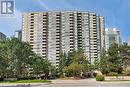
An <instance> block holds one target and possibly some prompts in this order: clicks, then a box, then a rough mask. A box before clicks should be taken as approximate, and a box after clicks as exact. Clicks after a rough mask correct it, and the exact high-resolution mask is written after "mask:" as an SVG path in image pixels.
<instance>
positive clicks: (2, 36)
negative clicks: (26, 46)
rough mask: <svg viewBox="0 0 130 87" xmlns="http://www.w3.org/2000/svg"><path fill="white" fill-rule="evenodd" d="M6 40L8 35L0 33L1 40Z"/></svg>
mask: <svg viewBox="0 0 130 87" xmlns="http://www.w3.org/2000/svg"><path fill="white" fill-rule="evenodd" d="M4 39H6V35H5V34H3V33H2V32H0V40H4Z"/></svg>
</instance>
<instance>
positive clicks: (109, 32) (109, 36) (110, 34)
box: [105, 28, 122, 50]
mask: <svg viewBox="0 0 130 87" xmlns="http://www.w3.org/2000/svg"><path fill="white" fill-rule="evenodd" d="M114 43H116V44H118V45H121V43H122V41H121V37H120V31H119V30H117V29H116V28H111V29H106V30H105V48H106V50H108V49H109V47H110V46H111V45H112V44H114Z"/></svg>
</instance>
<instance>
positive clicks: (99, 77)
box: [96, 75, 105, 81]
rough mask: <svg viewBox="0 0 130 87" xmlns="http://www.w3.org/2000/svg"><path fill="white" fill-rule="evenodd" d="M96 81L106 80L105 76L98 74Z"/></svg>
mask: <svg viewBox="0 0 130 87" xmlns="http://www.w3.org/2000/svg"><path fill="white" fill-rule="evenodd" d="M96 81H105V77H104V76H103V75H97V76H96Z"/></svg>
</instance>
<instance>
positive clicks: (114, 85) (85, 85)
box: [0, 79, 130, 87]
mask: <svg viewBox="0 0 130 87" xmlns="http://www.w3.org/2000/svg"><path fill="white" fill-rule="evenodd" d="M0 87H130V82H129V81H124V82H122V81H118V82H97V81H95V79H82V80H60V79H58V80H52V83H37V84H34V83H33V84H31V85H30V84H17V85H16V84H0Z"/></svg>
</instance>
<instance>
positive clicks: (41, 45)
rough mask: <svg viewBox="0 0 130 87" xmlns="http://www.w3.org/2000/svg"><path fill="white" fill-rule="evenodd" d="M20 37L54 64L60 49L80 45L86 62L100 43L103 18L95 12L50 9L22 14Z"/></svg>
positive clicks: (74, 48) (69, 49)
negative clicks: (85, 56) (48, 10)
mask: <svg viewBox="0 0 130 87" xmlns="http://www.w3.org/2000/svg"><path fill="white" fill-rule="evenodd" d="M22 40H23V41H26V42H29V43H30V45H31V46H32V48H33V51H34V52H35V53H37V54H39V55H41V56H43V57H47V58H49V60H50V61H51V62H52V63H53V64H55V65H58V64H59V56H60V53H61V52H66V53H67V52H73V51H74V50H77V49H78V48H82V49H83V50H84V52H85V54H86V55H87V57H88V60H89V62H90V63H93V61H94V60H95V59H96V58H99V56H100V50H101V48H103V47H104V40H105V39H104V18H103V17H100V16H98V15H97V14H95V13H88V12H79V11H50V12H32V13H25V14H23V31H22Z"/></svg>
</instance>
